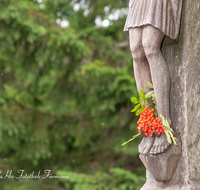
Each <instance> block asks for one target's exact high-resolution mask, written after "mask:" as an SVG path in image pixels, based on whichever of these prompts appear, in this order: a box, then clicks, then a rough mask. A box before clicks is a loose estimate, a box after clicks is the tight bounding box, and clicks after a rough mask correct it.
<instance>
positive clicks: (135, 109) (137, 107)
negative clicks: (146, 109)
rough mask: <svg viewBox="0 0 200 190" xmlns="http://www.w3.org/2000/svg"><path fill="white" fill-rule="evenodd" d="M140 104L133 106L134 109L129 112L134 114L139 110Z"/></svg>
mask: <svg viewBox="0 0 200 190" xmlns="http://www.w3.org/2000/svg"><path fill="white" fill-rule="evenodd" d="M140 106H141V104H138V105H136V106H135V108H134V109H133V110H131V112H135V111H137V110H138V109H139V108H140Z"/></svg>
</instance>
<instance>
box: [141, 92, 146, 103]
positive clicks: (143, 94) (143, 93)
mask: <svg viewBox="0 0 200 190" xmlns="http://www.w3.org/2000/svg"><path fill="white" fill-rule="evenodd" d="M140 92H141V94H142V98H143V101H144V104H145V103H146V98H145V95H146V93H145V92H144V91H143V90H142V89H141V90H140Z"/></svg>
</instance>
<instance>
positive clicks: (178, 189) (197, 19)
mask: <svg viewBox="0 0 200 190" xmlns="http://www.w3.org/2000/svg"><path fill="white" fill-rule="evenodd" d="M162 50H163V53H164V56H165V59H166V61H167V63H168V65H169V70H170V75H171V95H170V114H171V119H172V127H173V129H174V130H175V131H176V132H179V133H180V134H181V139H182V155H181V158H180V161H179V164H178V166H177V169H176V171H175V174H174V176H173V178H172V180H171V181H170V182H168V183H163V182H157V181H156V180H155V179H154V177H153V175H152V174H151V173H150V172H149V171H147V182H146V183H145V185H144V186H143V187H142V190H159V189H165V190H198V189H200V1H199V0H185V1H184V2H183V11H182V19H181V30H180V36H179V39H178V43H177V44H172V45H166V46H164V47H163V48H162Z"/></svg>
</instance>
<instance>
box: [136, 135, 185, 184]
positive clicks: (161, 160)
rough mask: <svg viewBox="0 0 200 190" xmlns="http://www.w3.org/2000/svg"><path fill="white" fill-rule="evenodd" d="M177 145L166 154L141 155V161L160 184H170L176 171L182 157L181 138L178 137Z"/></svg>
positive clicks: (172, 146)
mask: <svg viewBox="0 0 200 190" xmlns="http://www.w3.org/2000/svg"><path fill="white" fill-rule="evenodd" d="M176 138H177V139H178V142H177V145H171V146H170V147H169V149H168V150H166V151H165V152H164V153H160V154H156V155H151V154H148V155H144V154H140V156H139V157H140V159H141V161H142V162H143V164H144V166H145V167H146V168H147V169H148V170H149V172H150V173H151V174H152V176H153V177H154V179H155V180H156V181H158V182H169V181H170V180H171V179H172V177H173V175H174V172H175V171H176V168H177V165H178V162H179V159H180V156H181V146H182V143H181V138H180V134H179V135H176Z"/></svg>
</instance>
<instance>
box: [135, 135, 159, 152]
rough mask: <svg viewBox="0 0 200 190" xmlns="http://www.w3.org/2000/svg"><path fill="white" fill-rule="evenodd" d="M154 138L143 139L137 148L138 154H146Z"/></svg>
mask: <svg viewBox="0 0 200 190" xmlns="http://www.w3.org/2000/svg"><path fill="white" fill-rule="evenodd" d="M154 140H155V137H150V136H148V137H143V139H142V141H141V143H140V144H139V146H138V151H139V153H140V154H148V153H149V151H150V150H151V148H152V146H153V144H154Z"/></svg>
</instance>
